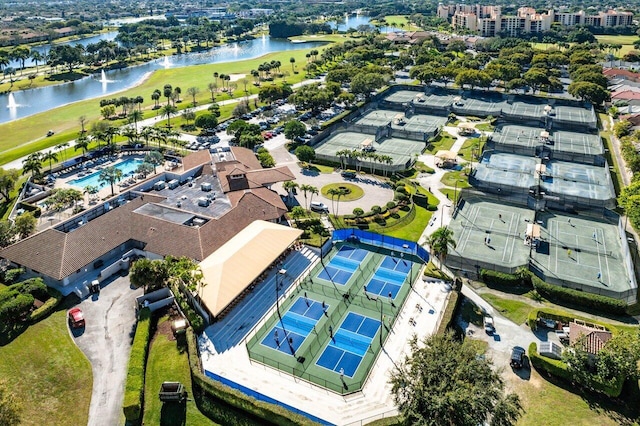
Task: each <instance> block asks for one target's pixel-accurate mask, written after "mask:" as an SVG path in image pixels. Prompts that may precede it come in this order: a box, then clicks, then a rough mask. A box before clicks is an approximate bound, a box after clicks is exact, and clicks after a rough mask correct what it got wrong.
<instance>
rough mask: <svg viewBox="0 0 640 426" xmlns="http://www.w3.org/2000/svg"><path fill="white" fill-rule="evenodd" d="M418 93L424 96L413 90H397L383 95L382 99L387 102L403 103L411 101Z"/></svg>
mask: <svg viewBox="0 0 640 426" xmlns="http://www.w3.org/2000/svg"><path fill="white" fill-rule="evenodd" d="M420 95H423V96H424V93H423V92H418V91H413V90H398V91H396V92H393V93H391V94H390V95H387V96H385V98H384V100H385V101H387V102H394V103H399V104H404V103H408V102H411V101H412V100H414V99H416V98H417V97H419V96H420Z"/></svg>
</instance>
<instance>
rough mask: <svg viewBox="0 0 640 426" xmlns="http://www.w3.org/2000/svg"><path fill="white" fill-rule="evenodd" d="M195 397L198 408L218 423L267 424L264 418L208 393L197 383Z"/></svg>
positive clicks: (247, 425)
mask: <svg viewBox="0 0 640 426" xmlns="http://www.w3.org/2000/svg"><path fill="white" fill-rule="evenodd" d="M193 398H194V399H195V402H196V405H197V406H198V409H199V410H200V411H201V412H202V413H203V414H204V415H205V416H207V417H208V418H210V419H211V420H213V421H214V422H216V423H219V424H223V425H229V426H261V425H264V424H265V422H264V420H261V419H259V418H257V417H254V416H252V415H250V414H249V413H247V412H245V411H242V410H239V409H237V408H235V407H233V406H231V405H229V404H227V403H226V402H224V401H222V400H219V399H214V398H212V397H210V396H209V395H206V394H205V393H204V392H202V390H201V389H200V388H199V387H198V385H196V384H195V383H194V384H193Z"/></svg>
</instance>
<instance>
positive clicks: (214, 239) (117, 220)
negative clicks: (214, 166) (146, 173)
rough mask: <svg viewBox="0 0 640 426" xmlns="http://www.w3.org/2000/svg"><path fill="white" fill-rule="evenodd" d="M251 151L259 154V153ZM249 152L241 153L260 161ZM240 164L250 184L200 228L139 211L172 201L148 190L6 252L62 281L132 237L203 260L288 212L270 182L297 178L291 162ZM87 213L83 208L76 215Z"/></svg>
mask: <svg viewBox="0 0 640 426" xmlns="http://www.w3.org/2000/svg"><path fill="white" fill-rule="evenodd" d="M247 151H249V150H247ZM249 152H250V153H251V155H252V156H253V157H254V158H255V155H253V152H251V151H249ZM243 154H244V153H241V155H240V158H242V159H243V160H246V161H248V162H249V163H250V165H252V166H253V165H255V164H252V161H251V160H250V159H249V160H248V159H247V157H248V156H244V155H243ZM209 161H211V156H210V154H209V152H208V151H198V152H196V153H194V154H190V155H189V156H187V157H185V158H184V160H183V164H185V170H189V169H190V168H193V167H196V166H198V165H203V164H205V166H204V167H203V172H208V173H211V168H210V167H209V166H207V165H206V163H207V162H209ZM256 161H257V160H256ZM258 166H259V163H258ZM234 168H239V169H240V170H246V172H247V174H248V175H251V180H247V183H246V185H247V188H243V189H241V190H234V191H230V192H227V190H226V189H225V192H227V194H226V195H227V197H228V198H229V200H230V202H231V206H232V209H231V210H229V211H228V212H227V213H225V214H224V215H222V216H221V217H219V218H218V219H210V220H209V221H208V222H206V223H205V224H204V225H202V226H200V227H195V226H188V225H183V224H180V223H175V222H171V221H168V220H164V219H162V218H160V217H155V216H150V215H147V214H143V213H137V212H135V210H137V209H138V208H139V207H141V206H142V205H145V204H148V203H161V202H162V201H164V200H166V197H163V196H160V195H157V194H150V193H144V194H141V195H140V196H139V197H136V198H134V199H132V200H130V201H129V202H127V203H126V204H124V205H122V206H120V207H117V208H114V209H112V210H110V211H108V212H107V213H104V214H102V215H101V216H98V217H96V218H95V219H93V220H90V221H89V222H88V223H87V224H85V225H83V226H80V227H78V228H76V229H74V230H72V231H70V232H63V231H58V230H56V229H54V228H49V229H47V230H45V231H43V232H40V233H37V234H35V235H33V236H31V237H28V238H26V239H24V240H22V241H19V242H17V243H15V244H13V245H11V246H9V247H6V248H4V249H2V250H0V257H3V258H5V259H8V260H10V261H12V262H14V263H17V264H20V265H22V266H25V267H28V268H30V269H32V270H34V271H36V272H38V273H41V274H43V275H46V276H49V277H51V278H53V279H55V280H62V279H63V278H64V277H67V276H69V275H71V274H73V273H74V272H76V271H78V270H79V269H81V268H83V267H85V266H87V265H89V264H91V263H92V262H94V261H95V260H96V259H97V258H100V257H101V256H104V255H106V254H108V253H109V252H110V251H112V250H114V249H116V248H117V247H119V246H121V245H123V244H124V243H126V242H128V241H132V242H139V243H140V244H142V245H143V246H144V248H145V250H147V251H149V252H152V253H156V254H159V255H162V256H166V255H173V256H187V257H190V258H192V259H195V260H198V261H200V260H202V259H204V258H205V257H207V256H208V255H209V254H211V253H213V252H214V251H215V250H216V249H217V248H218V247H220V246H222V245H223V244H224V243H225V242H226V241H228V240H229V239H230V238H231V237H233V236H234V235H235V234H236V233H238V232H239V231H240V230H242V229H244V227H246V226H247V225H249V224H250V223H251V222H253V221H254V220H258V219H260V220H266V221H271V220H276V219H278V218H280V217H281V216H282V215H283V214H284V213H286V211H287V209H286V206H285V205H284V203H283V202H282V199H281V198H280V196H279V195H278V194H277V193H276V192H274V191H272V190H270V189H268V188H266V187H265V186H264V185H266V184H269V183H273V182H278V181H280V180H287V179H292V178H293V174H292V173H291V171H290V170H289V169H288V168H287V167H278V168H275V169H261V168H260V169H257V170H253V169H251V168H249V167H247V166H246V165H245V164H243V163H239V162H235V163H234ZM234 168H232V169H231V170H234ZM224 176H225V172H224V171H223V172H222V173H219V177H220V178H221V180H222V181H223V182H224V180H226V179H222V178H223V177H224ZM223 186H224V184H223ZM249 186H250V187H249ZM165 207H166V206H165ZM85 213H86V212H85ZM81 217H82V213H80V214H79V215H77V216H76V217H75V218H74V219H73V220H78V218H81Z"/></svg>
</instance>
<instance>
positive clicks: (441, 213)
mask: <svg viewBox="0 0 640 426" xmlns="http://www.w3.org/2000/svg"><path fill="white" fill-rule="evenodd" d="M445 207H446V208H451V206H450V205H446V206H442V209H441V210H440V228H442V217H443V216H444V208H445Z"/></svg>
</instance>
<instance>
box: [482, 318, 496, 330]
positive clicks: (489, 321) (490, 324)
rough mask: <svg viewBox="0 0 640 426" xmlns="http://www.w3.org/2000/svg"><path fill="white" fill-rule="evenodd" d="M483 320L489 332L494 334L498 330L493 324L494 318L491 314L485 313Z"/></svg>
mask: <svg viewBox="0 0 640 426" xmlns="http://www.w3.org/2000/svg"><path fill="white" fill-rule="evenodd" d="M482 322H483V324H484V331H485V332H486V333H487V334H493V333H495V332H496V328H495V326H494V325H493V318H491V316H489V315H485V316H484V318H483V319H482Z"/></svg>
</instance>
